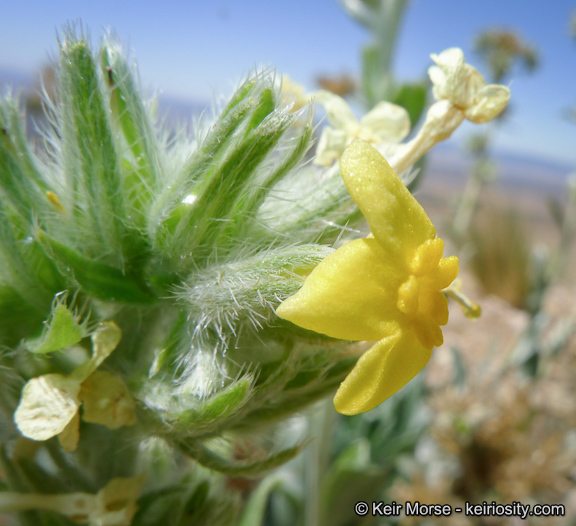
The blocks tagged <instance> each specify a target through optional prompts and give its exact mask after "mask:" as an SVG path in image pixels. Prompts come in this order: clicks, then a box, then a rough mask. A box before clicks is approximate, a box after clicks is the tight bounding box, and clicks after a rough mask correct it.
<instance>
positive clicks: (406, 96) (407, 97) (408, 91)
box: [391, 82, 429, 128]
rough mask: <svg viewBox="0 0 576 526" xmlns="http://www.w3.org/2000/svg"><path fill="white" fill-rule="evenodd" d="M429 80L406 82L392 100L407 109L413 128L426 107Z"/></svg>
mask: <svg viewBox="0 0 576 526" xmlns="http://www.w3.org/2000/svg"><path fill="white" fill-rule="evenodd" d="M428 86H429V84H428V82H410V83H409V82H406V83H404V84H402V85H401V86H400V88H399V89H398V91H397V92H396V94H395V95H394V97H393V99H392V100H391V102H393V103H394V104H398V105H399V106H402V107H403V108H405V109H406V111H407V112H408V115H409V116H410V123H411V126H412V128H414V127H415V126H416V123H417V122H418V121H419V120H420V117H421V115H422V112H423V111H424V108H425V107H426V98H427V94H428Z"/></svg>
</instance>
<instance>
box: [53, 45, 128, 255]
mask: <svg viewBox="0 0 576 526" xmlns="http://www.w3.org/2000/svg"><path fill="white" fill-rule="evenodd" d="M60 92H61V93H60V95H61V99H62V100H63V101H65V104H61V113H62V118H63V130H62V135H63V138H64V141H63V146H62V160H63V163H64V172H65V176H66V180H67V192H68V193H67V194H66V195H63V196H59V197H60V198H61V200H62V204H63V206H64V208H65V209H66V210H70V211H72V212H73V213H74V215H75V216H76V218H77V222H78V224H80V225H82V224H83V225H84V228H85V229H86V237H87V240H86V243H89V244H94V246H96V247H97V248H99V249H100V250H101V251H106V252H107V253H109V254H113V255H114V257H115V258H116V261H115V263H117V264H118V265H119V266H120V265H122V264H123V263H124V260H125V257H124V255H123V245H124V238H125V236H126V234H127V232H126V223H127V222H126V210H125V202H124V193H123V191H122V181H121V178H120V173H119V168H118V163H117V152H116V149H115V147H114V141H113V138H112V133H111V131H110V126H109V122H108V114H107V111H108V110H107V109H106V106H105V105H104V100H103V96H102V91H101V88H100V80H99V76H98V71H97V69H96V65H95V63H94V59H93V58H92V53H91V51H90V48H89V46H88V43H87V42H85V41H83V40H77V39H75V37H74V36H73V35H68V36H67V37H66V38H65V39H64V41H63V42H62V43H61V47H60ZM88 236H89V237H88Z"/></svg>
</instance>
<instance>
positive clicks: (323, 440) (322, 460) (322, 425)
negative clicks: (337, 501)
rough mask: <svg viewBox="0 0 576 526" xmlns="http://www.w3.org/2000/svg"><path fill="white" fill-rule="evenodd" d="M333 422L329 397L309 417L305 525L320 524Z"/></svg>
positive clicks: (334, 420) (313, 525)
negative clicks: (309, 436)
mask: <svg viewBox="0 0 576 526" xmlns="http://www.w3.org/2000/svg"><path fill="white" fill-rule="evenodd" d="M335 422H336V410H335V409H334V404H333V403H332V399H331V398H329V399H327V400H323V401H322V402H320V403H319V405H318V409H317V411H316V412H315V413H314V414H313V415H312V416H311V417H310V427H311V435H312V443H311V444H310V446H309V447H308V450H307V463H306V496H305V518H304V524H305V526H320V525H321V524H322V522H321V520H322V517H321V509H322V480H323V477H324V476H325V474H326V472H327V470H328V467H329V465H330V449H331V444H332V435H333V434H334V424H335Z"/></svg>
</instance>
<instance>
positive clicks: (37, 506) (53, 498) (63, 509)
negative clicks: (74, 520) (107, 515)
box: [0, 492, 96, 517]
mask: <svg viewBox="0 0 576 526" xmlns="http://www.w3.org/2000/svg"><path fill="white" fill-rule="evenodd" d="M95 498H96V496H95V495H90V494H89V493H69V494H67V495H44V494H41V493H13V492H0V511H2V512H12V511H24V510H46V511H56V512H58V513H62V514H64V515H68V516H69V517H73V516H78V517H81V516H87V515H88V514H89V512H90V511H91V509H92V507H93V506H94V499H95Z"/></svg>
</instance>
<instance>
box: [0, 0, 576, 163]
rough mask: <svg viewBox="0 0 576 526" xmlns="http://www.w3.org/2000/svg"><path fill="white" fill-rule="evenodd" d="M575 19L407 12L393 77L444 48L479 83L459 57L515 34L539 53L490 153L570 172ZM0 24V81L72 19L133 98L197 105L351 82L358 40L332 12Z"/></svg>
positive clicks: (438, 6) (223, 5)
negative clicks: (235, 90) (273, 82)
mask: <svg viewBox="0 0 576 526" xmlns="http://www.w3.org/2000/svg"><path fill="white" fill-rule="evenodd" d="M575 9H576V2H574V1H568V0H553V1H551V2H543V1H541V0H524V1H523V2H519V1H513V0H468V1H462V0H412V2H411V4H410V7H409V8H408V10H407V12H406V16H405V18H404V22H403V26H402V30H401V33H400V38H399V42H398V49H397V55H396V59H395V69H396V73H397V77H398V78H400V79H406V80H409V79H417V78H418V77H421V76H423V75H425V74H426V70H427V68H428V67H429V66H430V65H431V62H430V59H429V54H430V53H439V52H440V51H442V50H443V49H446V48H448V47H452V46H457V47H461V48H462V49H463V50H464V52H465V54H466V56H467V58H468V61H469V62H470V63H472V64H473V65H475V66H477V67H478V69H480V71H483V70H484V68H483V66H482V63H481V62H480V60H479V59H478V57H476V56H474V54H473V53H472V51H471V46H472V40H473V36H474V35H475V34H477V33H478V32H479V31H480V30H482V29H485V28H487V27H502V28H511V29H516V30H517V31H518V32H519V33H520V34H521V35H522V36H523V37H524V39H525V40H526V41H528V42H529V43H531V44H532V45H534V46H535V47H536V48H537V49H538V50H539V52H540V59H541V64H540V67H539V69H538V70H537V71H536V72H535V73H534V74H533V75H528V74H526V73H525V72H523V71H520V70H519V71H515V72H514V74H513V75H512V79H511V82H510V88H511V90H512V103H513V106H514V112H513V114H512V117H511V118H510V120H509V122H507V123H506V124H505V126H504V127H503V129H502V130H500V131H499V132H498V136H497V137H496V143H495V144H496V147H497V149H499V150H503V151H508V152H511V153H517V154H521V155H531V156H536V157H540V158H543V159H549V160H557V161H560V162H563V163H566V164H569V165H573V166H575V167H576V125H574V124H571V123H568V122H566V121H565V120H563V118H562V112H563V111H564V110H566V109H567V108H570V107H572V106H576V67H575V65H576V40H574V39H572V38H571V36H570V31H569V20H570V15H571V13H572V12H573V11H574V10H575ZM1 13H2V17H1V20H0V50H1V51H0V69H11V70H14V69H16V70H20V71H25V72H31V71H34V70H36V69H38V68H39V67H40V66H42V64H44V63H46V62H47V61H48V59H49V57H50V56H54V55H55V52H56V47H57V45H56V32H57V30H59V29H60V28H61V27H62V26H63V24H65V23H66V22H67V21H76V20H79V19H81V20H82V23H83V25H84V27H88V28H89V29H90V33H91V35H92V41H93V42H94V43H96V42H97V41H98V38H99V37H100V35H101V34H102V32H103V31H104V30H105V29H106V28H113V29H114V30H115V31H116V32H117V33H118V35H119V36H120V38H121V39H122V41H123V43H124V44H125V45H126V47H127V48H129V49H130V50H131V52H132V53H133V55H134V56H135V57H136V59H137V61H138V64H139V72H140V76H141V79H142V84H143V86H144V87H146V88H150V89H154V90H159V91H161V92H162V93H164V94H165V95H166V96H170V97H177V98H180V99H190V100H203V101H209V100H211V99H212V96H213V95H214V94H216V95H217V94H219V93H222V92H224V93H226V94H228V93H230V90H231V88H232V86H233V85H234V84H235V83H236V81H237V80H238V79H239V78H240V77H241V76H243V75H244V74H246V73H247V72H248V71H250V70H251V69H253V68H254V67H255V66H275V67H276V68H277V70H278V71H279V72H281V73H287V74H289V75H290V76H291V77H292V78H293V79H294V80H297V81H299V82H301V83H303V84H304V85H305V86H306V87H307V88H309V89H312V88H314V87H315V86H314V78H315V76H316V75H317V74H319V73H325V74H338V73H342V72H348V73H350V74H352V75H357V74H358V73H359V71H360V64H359V56H360V51H361V47H362V45H363V44H365V43H366V42H367V41H368V38H369V35H368V33H367V32H366V31H365V30H364V28H362V27H361V26H359V25H358V24H357V23H356V22H355V21H353V20H352V19H350V18H349V17H348V16H347V15H346V14H345V13H344V11H343V10H342V8H341V7H340V5H339V4H338V2H337V0H307V1H304V0H292V1H290V2H288V1H280V0H268V1H267V2H266V1H262V0H236V1H233V0H213V1H209V2H207V1H200V0H195V1H187V2H186V1H183V0H181V1H176V0H165V1H164V2H157V1H154V2H153V1H150V0H140V1H139V2H133V1H128V0H114V1H110V0H100V1H98V2H87V1H81V0H59V1H58V2H46V1H41V0H34V1H26V0H22V1H18V2H9V1H8V0H4V2H2V7H1ZM470 130H471V126H468V127H466V128H465V129H464V130H462V132H460V133H459V134H458V136H457V137H455V138H454V139H453V141H455V142H459V141H462V140H463V137H464V136H465V135H466V133H467V132H470Z"/></svg>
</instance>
